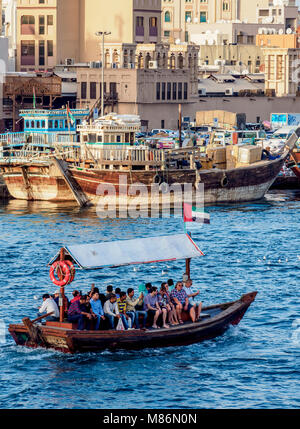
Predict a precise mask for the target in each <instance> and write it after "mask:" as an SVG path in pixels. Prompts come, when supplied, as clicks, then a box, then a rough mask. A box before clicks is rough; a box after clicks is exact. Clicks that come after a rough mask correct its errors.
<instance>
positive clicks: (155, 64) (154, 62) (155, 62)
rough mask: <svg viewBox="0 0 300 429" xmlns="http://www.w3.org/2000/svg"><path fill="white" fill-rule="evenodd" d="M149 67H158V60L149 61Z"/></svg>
mask: <svg viewBox="0 0 300 429" xmlns="http://www.w3.org/2000/svg"><path fill="white" fill-rule="evenodd" d="M149 69H157V61H149Z"/></svg>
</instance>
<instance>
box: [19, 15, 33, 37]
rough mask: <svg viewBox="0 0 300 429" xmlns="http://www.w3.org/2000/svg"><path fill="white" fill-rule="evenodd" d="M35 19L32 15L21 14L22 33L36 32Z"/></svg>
mask: <svg viewBox="0 0 300 429" xmlns="http://www.w3.org/2000/svg"><path fill="white" fill-rule="evenodd" d="M34 26H35V19H34V16H31V15H23V16H21V34H24V35H31V34H35V29H34Z"/></svg>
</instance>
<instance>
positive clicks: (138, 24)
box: [135, 16, 144, 36]
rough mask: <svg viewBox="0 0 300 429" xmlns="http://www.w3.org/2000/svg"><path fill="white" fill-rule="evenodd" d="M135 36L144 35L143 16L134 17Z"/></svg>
mask: <svg viewBox="0 0 300 429" xmlns="http://www.w3.org/2000/svg"><path fill="white" fill-rule="evenodd" d="M135 34H136V36H144V17H143V16H137V17H136V30H135Z"/></svg>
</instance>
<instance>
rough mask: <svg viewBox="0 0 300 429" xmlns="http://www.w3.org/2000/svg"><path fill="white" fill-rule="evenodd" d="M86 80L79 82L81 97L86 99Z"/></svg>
mask: <svg viewBox="0 0 300 429" xmlns="http://www.w3.org/2000/svg"><path fill="white" fill-rule="evenodd" d="M86 87H87V84H86V82H81V98H82V100H86Z"/></svg>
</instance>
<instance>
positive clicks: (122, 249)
mask: <svg viewBox="0 0 300 429" xmlns="http://www.w3.org/2000/svg"><path fill="white" fill-rule="evenodd" d="M141 255H143V258H141ZM200 256H203V253H202V252H201V250H200V249H199V248H198V246H197V245H196V244H195V242H194V241H193V240H192V239H191V237H190V236H189V235H187V234H179V235H175V236H165V237H150V238H145V239H135V240H128V241H117V242H112V243H100V244H87V245H79V246H68V247H64V248H62V249H61V251H60V252H59V253H58V254H57V255H56V256H55V257H54V258H53V259H52V260H51V261H50V264H52V266H53V264H59V263H60V262H63V261H68V265H69V266H72V264H76V265H77V266H78V267H79V268H80V269H100V268H105V267H117V266H124V265H131V264H147V263H151V264H153V263H154V262H166V261H176V260H180V259H185V260H186V273H187V275H188V277H189V276H190V262H191V259H192V258H198V257H200ZM72 277H73V278H74V273H73V274H72ZM256 294H257V292H252V293H249V294H246V295H243V296H242V297H241V298H240V299H239V300H237V301H233V302H227V303H224V304H218V305H212V306H208V307H206V308H203V311H202V313H201V315H202V316H201V319H200V320H199V321H198V322H196V323H192V322H191V321H190V320H188V316H187V315H185V316H186V317H185V319H186V321H185V323H184V324H182V325H178V326H174V327H170V328H168V329H165V328H164V329H149V330H146V331H145V330H138V329H133V330H128V331H117V330H111V329H110V330H101V331H80V330H78V329H77V327H76V325H75V324H71V323H68V322H67V321H65V318H64V317H65V315H64V306H63V301H64V286H61V296H60V321H59V322H46V324H37V323H36V322H39V321H40V319H41V318H38V319H36V320H35V321H30V320H29V319H28V318H25V319H23V324H11V325H10V326H9V332H10V334H11V335H12V337H13V338H14V340H15V342H16V344H18V345H20V346H27V347H33V348H36V347H44V348H50V349H55V350H58V351H61V352H64V353H82V352H94V351H101V350H104V349H111V350H117V349H143V348H148V347H168V346H180V345H188V344H193V343H197V342H200V341H203V340H207V339H210V338H214V337H217V336H219V335H222V334H223V333H224V332H225V331H226V330H227V329H228V328H229V326H230V325H237V324H238V323H239V322H240V321H241V319H242V318H243V316H244V314H245V312H246V311H247V309H248V308H249V306H250V305H251V304H252V302H253V301H254V300H255V297H256Z"/></svg>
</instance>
